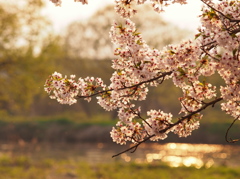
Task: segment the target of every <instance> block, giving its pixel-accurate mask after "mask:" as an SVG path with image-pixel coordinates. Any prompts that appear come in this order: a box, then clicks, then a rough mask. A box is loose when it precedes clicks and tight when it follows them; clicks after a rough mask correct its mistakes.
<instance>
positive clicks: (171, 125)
mask: <svg viewBox="0 0 240 179" xmlns="http://www.w3.org/2000/svg"><path fill="white" fill-rule="evenodd" d="M221 100H223V98H217V99H215V100H213V101H211V102H209V103H206V104H205V105H204V106H202V107H201V108H200V109H198V110H196V111H193V112H191V113H190V114H188V115H186V116H183V117H181V118H179V119H178V121H177V122H175V123H173V124H169V126H168V127H166V128H165V129H162V130H160V131H159V133H165V132H167V131H169V130H170V129H172V128H173V127H174V126H176V125H178V124H179V123H181V122H183V121H184V120H189V119H191V117H192V116H193V115H195V114H197V113H199V112H201V111H203V110H205V109H206V108H207V107H209V106H212V107H214V105H215V104H216V103H217V102H219V101H221ZM154 136H156V135H155V134H153V135H150V136H148V137H147V138H145V139H143V140H142V141H140V142H138V143H137V144H135V145H133V146H132V147H130V148H128V149H126V150H124V151H122V152H119V153H117V154H115V155H113V156H112V158H114V157H117V156H119V155H121V154H123V153H126V152H129V151H131V150H132V151H131V153H134V152H135V151H136V150H137V148H138V146H139V145H140V144H142V143H144V142H146V141H148V140H149V139H151V138H152V137H154Z"/></svg>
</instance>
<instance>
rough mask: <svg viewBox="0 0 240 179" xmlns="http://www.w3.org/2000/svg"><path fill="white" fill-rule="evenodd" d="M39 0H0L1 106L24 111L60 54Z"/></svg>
mask: <svg viewBox="0 0 240 179" xmlns="http://www.w3.org/2000/svg"><path fill="white" fill-rule="evenodd" d="M43 7H44V3H43V2H42V1H41V0H28V1H25V0H19V1H17V2H16V1H11V0H9V1H4V0H1V1H0V83H1V88H0V109H1V113H2V114H3V113H8V114H14V115H16V114H24V113H26V112H29V106H30V105H31V104H32V103H33V101H34V97H36V96H37V95H40V94H43V92H42V91H43V84H44V81H45V79H46V77H47V76H48V75H49V74H50V73H52V71H53V70H54V68H53V67H54V66H55V63H56V59H58V58H59V57H60V56H61V55H62V54H61V53H59V52H61V50H60V48H61V46H60V44H59V39H58V38H57V36H55V35H54V34H52V27H51V24H50V22H49V21H48V20H47V19H46V18H45V17H44V16H43V15H42V14H41V9H42V8H43Z"/></svg>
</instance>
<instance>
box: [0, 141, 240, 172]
mask: <svg viewBox="0 0 240 179" xmlns="http://www.w3.org/2000/svg"><path fill="white" fill-rule="evenodd" d="M128 147H129V146H118V145H115V144H105V143H97V144H95V143H90V144H89V143H87V144H86V143H80V144H34V145H33V144H27V143H26V144H25V145H19V144H0V157H1V155H11V156H16V155H27V156H29V157H31V158H32V159H45V158H54V159H73V160H77V161H85V162H88V163H106V162H107V163H109V162H116V161H118V162H119V161H124V162H136V163H161V162H164V163H166V164H167V165H169V166H171V167H179V166H186V167H190V166H192V167H196V168H201V167H206V168H209V167H211V166H221V165H222V166H230V167H240V156H239V155H238V154H239V151H240V146H238V145H234V146H230V145H214V144H210V145H208V144H185V143H167V144H157V143H145V144H142V145H140V146H139V147H138V149H137V150H136V151H135V152H134V153H124V154H122V155H120V156H118V157H115V158H111V157H112V155H115V154H117V153H118V152H121V151H123V150H124V149H127V148H128Z"/></svg>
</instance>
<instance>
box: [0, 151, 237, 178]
mask: <svg viewBox="0 0 240 179" xmlns="http://www.w3.org/2000/svg"><path fill="white" fill-rule="evenodd" d="M0 173H1V178H3V179H19V178H24V179H47V178H51V179H68V178H69V179H70V178H71V179H72V178H79V179H122V178H130V179H146V178H148V179H202V178H204V179H215V178H216V179H228V178H229V179H232V178H240V168H228V167H212V168H208V169H207V168H204V167H203V168H200V169H196V168H193V167H189V168H188V167H178V168H171V167H168V166H166V165H165V164H163V163H158V164H156V163H155V164H137V163H117V162H115V163H114V162H113V163H105V164H97V163H95V164H88V163H86V162H81V161H77V160H73V159H68V160H55V159H41V160H32V159H30V158H28V157H27V156H18V157H12V156H10V155H2V156H0Z"/></svg>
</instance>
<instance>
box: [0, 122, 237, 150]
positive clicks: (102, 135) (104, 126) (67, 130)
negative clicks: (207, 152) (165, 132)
mask: <svg viewBox="0 0 240 179" xmlns="http://www.w3.org/2000/svg"><path fill="white" fill-rule="evenodd" d="M112 126H114V121H110V122H98V123H97V122H95V123H86V122H85V123H76V122H73V121H69V120H65V119H59V120H52V121H51V120H47V121H24V122H6V121H0V142H18V141H24V142H28V143H31V142H35V143H36V142H56V143H60V142H64V143H79V142H94V143H112V139H111V138H110V134H109V132H110V131H111V129H112ZM229 126H230V123H203V124H201V126H200V128H199V129H198V130H195V131H194V132H193V133H192V135H191V136H189V137H187V138H178V136H177V135H175V134H171V133H170V134H169V137H168V138H167V139H166V140H164V141H161V143H169V142H174V143H205V144H229V143H227V142H226V140H225V134H226V131H227V129H228V127H229ZM239 128H240V125H238V124H235V125H234V126H233V128H232V129H231V131H230V133H229V136H230V137H231V138H233V139H234V138H237V137H239ZM238 144H239V143H236V144H234V145H238Z"/></svg>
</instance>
